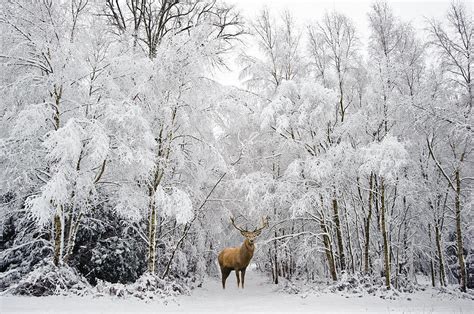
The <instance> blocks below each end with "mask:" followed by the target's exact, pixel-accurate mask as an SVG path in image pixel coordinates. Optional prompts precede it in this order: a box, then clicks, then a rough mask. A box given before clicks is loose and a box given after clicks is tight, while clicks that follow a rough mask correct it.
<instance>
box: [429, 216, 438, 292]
mask: <svg viewBox="0 0 474 314" xmlns="http://www.w3.org/2000/svg"><path fill="white" fill-rule="evenodd" d="M428 238H429V240H430V271H431V285H432V286H433V287H435V286H436V281H435V270H434V265H433V250H432V249H431V247H432V244H431V243H432V241H431V225H430V224H428Z"/></svg>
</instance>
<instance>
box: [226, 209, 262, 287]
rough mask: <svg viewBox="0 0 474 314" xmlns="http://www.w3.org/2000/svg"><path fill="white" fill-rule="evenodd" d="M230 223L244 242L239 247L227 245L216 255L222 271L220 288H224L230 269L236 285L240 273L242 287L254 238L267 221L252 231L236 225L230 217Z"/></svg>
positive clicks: (253, 248)
mask: <svg viewBox="0 0 474 314" xmlns="http://www.w3.org/2000/svg"><path fill="white" fill-rule="evenodd" d="M231 221H232V224H233V225H234V227H235V228H236V229H237V230H239V231H240V233H241V234H242V235H243V236H244V237H245V240H244V243H243V244H242V245H241V246H240V247H228V248H225V249H223V250H222V251H221V252H220V253H219V256H218V258H217V259H218V261H219V266H220V268H221V273H222V288H223V289H225V281H226V279H227V277H229V274H230V272H231V271H233V270H234V271H235V275H236V277H237V287H239V285H240V274H241V275H242V288H244V282H245V271H246V270H247V266H248V265H249V263H250V260H251V259H252V257H253V252H254V250H255V245H254V243H253V242H254V240H255V238H256V237H257V236H258V235H260V233H261V231H262V229H263V228H265V227H266V226H267V225H268V223H267V222H266V221H264V223H263V226H262V227H261V228H259V229H257V228H256V229H255V230H254V231H247V230H243V229H241V228H239V227H237V226H236V225H235V224H234V220H233V219H232V218H231Z"/></svg>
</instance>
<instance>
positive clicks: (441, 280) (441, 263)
mask: <svg viewBox="0 0 474 314" xmlns="http://www.w3.org/2000/svg"><path fill="white" fill-rule="evenodd" d="M435 240H436V249H437V251H438V266H439V283H440V285H441V286H442V287H446V273H445V271H444V259H443V251H442V250H441V232H440V230H439V226H438V225H437V224H435Z"/></svg>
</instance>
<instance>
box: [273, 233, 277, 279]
mask: <svg viewBox="0 0 474 314" xmlns="http://www.w3.org/2000/svg"><path fill="white" fill-rule="evenodd" d="M276 237H277V232H276V230H275V238H276ZM273 245H274V249H275V252H274V256H273V257H274V259H275V281H274V282H273V283H274V284H276V285H277V284H278V252H277V240H274V241H273Z"/></svg>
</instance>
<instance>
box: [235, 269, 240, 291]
mask: <svg viewBox="0 0 474 314" xmlns="http://www.w3.org/2000/svg"><path fill="white" fill-rule="evenodd" d="M235 275H236V276H237V288H238V287H239V286H240V276H239V270H237V269H236V270H235Z"/></svg>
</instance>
